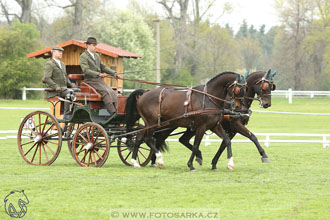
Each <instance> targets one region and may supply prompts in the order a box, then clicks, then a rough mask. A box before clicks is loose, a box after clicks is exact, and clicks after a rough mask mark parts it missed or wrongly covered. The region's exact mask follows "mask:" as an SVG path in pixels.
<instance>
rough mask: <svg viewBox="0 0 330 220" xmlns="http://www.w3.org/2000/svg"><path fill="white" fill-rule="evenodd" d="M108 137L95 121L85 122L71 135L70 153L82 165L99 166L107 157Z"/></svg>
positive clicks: (108, 148) (108, 149)
mask: <svg viewBox="0 0 330 220" xmlns="http://www.w3.org/2000/svg"><path fill="white" fill-rule="evenodd" d="M109 151H110V145H109V138H108V134H107V132H106V131H105V130H104V128H103V127H102V126H101V125H99V124H96V123H86V124H84V125H83V126H81V127H80V128H78V130H77V131H76V134H75V135H74V137H73V145H72V155H73V156H74V159H75V160H76V161H77V163H78V164H79V165H80V166H82V167H101V166H102V165H103V164H104V163H105V162H106V161H107V159H108V156H109Z"/></svg>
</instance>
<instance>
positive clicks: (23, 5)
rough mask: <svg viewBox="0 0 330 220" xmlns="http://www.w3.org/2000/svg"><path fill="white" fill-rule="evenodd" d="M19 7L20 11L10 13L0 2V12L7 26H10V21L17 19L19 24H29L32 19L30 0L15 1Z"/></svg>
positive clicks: (1, 0)
mask: <svg viewBox="0 0 330 220" xmlns="http://www.w3.org/2000/svg"><path fill="white" fill-rule="evenodd" d="M15 2H16V3H17V4H18V5H19V7H20V9H21V11H20V13H18V12H12V11H11V10H10V9H9V7H8V5H7V4H6V2H5V1H3V0H0V5H1V12H2V15H4V16H5V18H6V20H7V22H8V24H9V25H11V23H12V20H13V19H14V18H17V19H18V20H19V21H20V22H21V23H29V22H31V19H32V0H15Z"/></svg>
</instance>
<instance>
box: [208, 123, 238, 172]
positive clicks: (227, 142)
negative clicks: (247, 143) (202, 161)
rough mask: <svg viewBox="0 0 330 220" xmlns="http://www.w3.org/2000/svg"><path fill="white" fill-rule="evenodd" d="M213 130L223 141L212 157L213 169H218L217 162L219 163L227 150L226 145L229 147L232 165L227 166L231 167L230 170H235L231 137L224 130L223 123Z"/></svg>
mask: <svg viewBox="0 0 330 220" xmlns="http://www.w3.org/2000/svg"><path fill="white" fill-rule="evenodd" d="M212 131H213V132H214V133H215V134H216V135H218V136H219V137H221V138H222V143H221V145H220V147H219V149H218V151H217V153H216V154H215V155H214V157H213V159H212V170H216V169H217V163H218V160H219V157H220V156H221V154H222V152H223V151H224V150H225V148H226V146H227V147H228V151H229V158H230V159H229V162H230V166H228V165H227V168H228V169H230V170H234V161H233V157H232V153H231V141H230V138H229V137H228V135H227V134H226V132H225V131H224V130H223V128H222V126H221V124H219V125H217V126H216V127H215V128H214V129H212Z"/></svg>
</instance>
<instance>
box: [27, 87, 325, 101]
mask: <svg viewBox="0 0 330 220" xmlns="http://www.w3.org/2000/svg"><path fill="white" fill-rule="evenodd" d="M22 91H23V92H22V100H24V101H25V100H26V91H44V88H26V87H23V88H22ZM133 91H134V89H124V92H133ZM272 95H275V96H285V97H286V98H287V99H289V103H290V104H291V103H292V97H293V96H309V97H311V98H314V97H315V96H330V91H293V90H292V89H288V90H275V91H273V92H272Z"/></svg>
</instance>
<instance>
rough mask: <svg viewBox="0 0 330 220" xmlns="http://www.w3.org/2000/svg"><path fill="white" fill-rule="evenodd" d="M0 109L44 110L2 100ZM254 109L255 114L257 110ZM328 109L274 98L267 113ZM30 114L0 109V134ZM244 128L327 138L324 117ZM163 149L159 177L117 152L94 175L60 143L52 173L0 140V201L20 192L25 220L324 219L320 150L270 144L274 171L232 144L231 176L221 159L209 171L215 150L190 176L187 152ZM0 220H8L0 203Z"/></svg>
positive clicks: (324, 158) (329, 206)
mask: <svg viewBox="0 0 330 220" xmlns="http://www.w3.org/2000/svg"><path fill="white" fill-rule="evenodd" d="M4 106H6V107H14V106H17V107H48V106H49V105H48V104H47V103H45V102H44V101H26V102H23V101H19V100H17V101H12V100H0V107H4ZM252 109H255V110H261V109H259V108H258V106H257V103H256V104H255V105H254V106H253V108H252ZM329 109H330V100H329V99H328V98H314V99H309V98H296V99H294V100H293V104H291V105H289V104H288V101H287V100H286V99H284V98H273V100H272V107H271V108H270V109H269V110H270V111H291V112H318V113H330V110H329ZM29 112H31V110H1V109H0V122H1V123H0V130H16V129H17V128H18V126H19V123H20V118H22V117H24V116H25V115H27V114H28V113H29ZM248 128H249V129H250V130H251V131H253V132H260V133H262V132H276V133H286V132H287V133H316V134H317V133H325V134H329V133H330V116H302V115H274V114H262V113H253V115H252V117H251V120H250V123H249V125H248ZM0 135H1V134H0ZM239 138H242V137H239ZM169 144H170V151H169V152H167V153H165V154H164V161H165V167H164V168H163V169H159V168H150V167H145V168H141V169H133V168H131V167H126V166H124V165H123V164H122V162H121V161H120V159H119V157H118V154H117V151H116V150H115V149H111V151H110V156H109V158H108V161H107V163H106V164H105V165H104V166H103V167H102V168H98V169H95V168H81V167H79V166H78V165H77V164H76V163H75V161H74V160H73V159H72V157H71V155H70V154H69V152H68V149H67V145H66V143H63V146H62V151H61V154H60V155H59V157H58V159H57V160H56V161H55V162H54V163H53V164H52V165H51V166H48V167H33V166H30V165H28V164H26V163H25V162H24V161H23V159H22V158H21V157H20V155H19V152H18V149H17V143H16V139H7V140H0V148H1V153H0V164H1V169H0V200H1V199H4V198H5V196H6V195H7V194H8V193H9V192H10V191H12V190H22V189H23V190H24V191H25V193H26V195H27V196H28V198H29V200H30V204H28V205H27V207H28V210H27V214H26V215H25V217H24V218H23V219H109V218H110V210H114V209H121V210H123V209H124V210H125V209H127V210H129V209H135V210H139V209H141V210H146V209H147V208H155V209H158V210H160V211H161V210H162V209H165V208H173V209H177V208H186V209H187V210H192V209H194V210H197V211H198V210H199V209H205V208H215V209H219V210H220V217H221V219H299V220H300V219H306V220H307V219H308V220H309V219H329V218H330V191H329V189H330V149H329V148H326V149H324V148H322V145H321V144H276V143H272V144H271V147H269V148H265V150H266V152H267V154H268V156H269V158H270V160H271V162H272V163H270V164H262V163H261V160H260V156H259V154H258V152H257V149H256V148H255V146H254V145H253V144H252V143H233V154H234V159H235V171H233V172H231V171H229V170H227V169H226V168H225V166H226V159H225V155H222V157H221V158H220V161H219V163H218V171H216V172H214V171H211V169H210V168H211V165H210V163H211V159H212V157H213V155H214V154H215V152H216V150H217V148H218V144H212V145H210V146H208V147H205V146H204V144H202V145H201V147H200V149H201V150H202V151H203V156H204V164H203V166H199V165H197V163H195V167H196V169H197V171H196V172H189V171H188V167H187V166H186V163H187V160H188V158H189V156H190V152H188V150H186V149H185V148H184V147H182V146H181V145H180V144H178V143H173V142H170V143H169ZM2 201H3V200H2ZM166 210H167V209H166ZM183 210H184V209H183ZM0 219H11V218H10V217H9V216H8V215H7V214H6V213H5V209H4V203H3V202H1V203H0ZM112 219H120V218H112ZM157 219H159V218H157ZM186 219H187V218H186Z"/></svg>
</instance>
